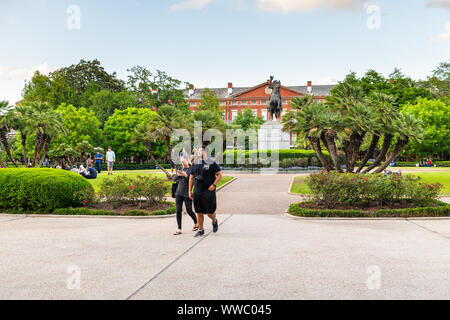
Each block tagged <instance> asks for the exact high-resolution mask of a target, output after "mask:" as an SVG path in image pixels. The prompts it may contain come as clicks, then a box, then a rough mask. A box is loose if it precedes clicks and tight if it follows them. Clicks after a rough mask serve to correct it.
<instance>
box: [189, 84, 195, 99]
mask: <svg viewBox="0 0 450 320" xmlns="http://www.w3.org/2000/svg"><path fill="white" fill-rule="evenodd" d="M188 94H189V97H190V96H192V95H193V94H194V85H193V84H190V85H189V93H188Z"/></svg>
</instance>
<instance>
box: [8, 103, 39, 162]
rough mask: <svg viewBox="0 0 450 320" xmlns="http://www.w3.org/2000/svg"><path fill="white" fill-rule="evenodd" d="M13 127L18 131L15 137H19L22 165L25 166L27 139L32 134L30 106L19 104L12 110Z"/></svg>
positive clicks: (31, 110)
mask: <svg viewBox="0 0 450 320" xmlns="http://www.w3.org/2000/svg"><path fill="white" fill-rule="evenodd" d="M14 114H15V117H14V123H13V127H14V129H15V130H17V131H18V135H17V137H19V136H20V143H21V146H22V163H23V165H24V166H27V164H28V162H27V159H28V157H27V138H28V137H29V136H30V135H32V134H33V133H34V130H35V128H34V127H33V124H32V122H33V108H32V107H31V106H30V105H26V104H20V105H18V106H16V108H15V110H14Z"/></svg>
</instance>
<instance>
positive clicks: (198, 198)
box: [189, 146, 222, 237]
mask: <svg viewBox="0 0 450 320" xmlns="http://www.w3.org/2000/svg"><path fill="white" fill-rule="evenodd" d="M220 180H222V171H221V169H220V167H219V165H218V164H217V163H216V162H215V161H214V159H212V158H209V157H208V156H207V153H206V147H205V146H202V147H201V148H200V149H199V151H198V155H197V158H196V159H195V162H194V165H193V166H192V170H191V176H190V179H189V198H190V199H191V200H194V208H195V211H196V212H197V222H198V232H197V233H196V234H195V237H201V236H203V235H204V234H205V230H204V228H203V223H204V220H205V214H206V215H208V217H209V218H210V219H211V220H212V224H213V232H214V233H216V232H217V231H218V230H219V222H218V220H217V218H216V209H217V198H216V189H217V185H218V184H219V182H220ZM194 185H195V189H194V194H192V187H193V186H194Z"/></svg>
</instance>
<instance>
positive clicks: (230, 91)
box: [228, 82, 233, 96]
mask: <svg viewBox="0 0 450 320" xmlns="http://www.w3.org/2000/svg"><path fill="white" fill-rule="evenodd" d="M232 94H233V83H231V82H228V95H229V96H231V95H232Z"/></svg>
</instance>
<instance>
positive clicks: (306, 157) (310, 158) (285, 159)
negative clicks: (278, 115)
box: [223, 149, 345, 168]
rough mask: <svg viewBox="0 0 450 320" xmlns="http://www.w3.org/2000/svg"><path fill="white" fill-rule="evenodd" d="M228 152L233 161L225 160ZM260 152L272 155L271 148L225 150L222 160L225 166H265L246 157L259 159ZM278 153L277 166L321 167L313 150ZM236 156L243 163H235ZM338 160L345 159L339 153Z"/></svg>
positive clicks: (326, 153) (279, 151)
mask: <svg viewBox="0 0 450 320" xmlns="http://www.w3.org/2000/svg"><path fill="white" fill-rule="evenodd" d="M229 153H232V154H233V157H234V161H233V162H232V163H228V162H227V154H228V155H229ZM261 153H262V154H263V155H264V156H265V155H266V154H267V156H268V157H270V156H271V155H272V150H227V151H225V152H224V154H223V162H224V163H225V166H227V167H247V168H252V167H256V168H261V167H266V166H268V165H270V164H264V163H261V162H258V163H257V164H250V163H249V161H248V159H250V157H252V156H253V157H256V158H257V159H259V157H260V154H261ZM323 153H324V155H325V157H327V159H328V160H329V161H331V157H330V155H329V154H328V152H325V151H324V152H323ZM278 155H279V159H278V160H279V166H280V167H282V168H289V167H302V168H307V167H316V168H320V167H322V163H321V162H320V161H319V159H318V158H317V155H316V153H315V152H314V151H313V150H300V149H290V150H278ZM238 157H239V158H244V159H246V160H245V163H243V164H238V163H236V162H237V159H238ZM339 162H341V164H343V163H345V159H344V157H343V156H342V155H341V154H339ZM272 165H273V164H272Z"/></svg>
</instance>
